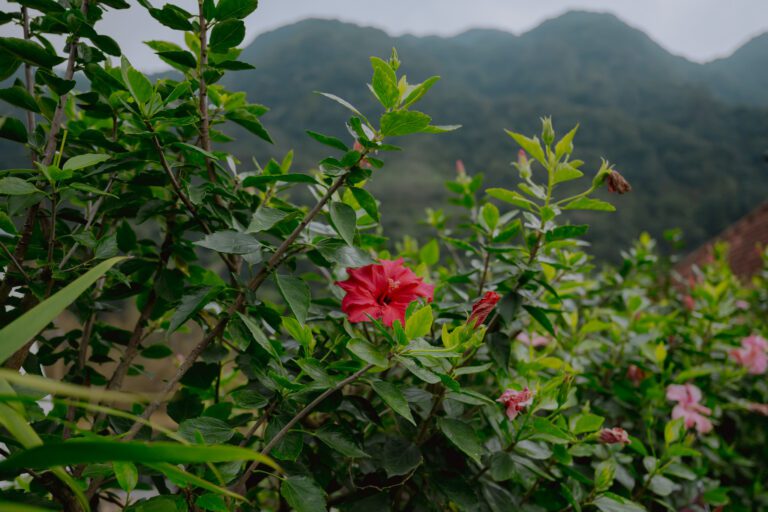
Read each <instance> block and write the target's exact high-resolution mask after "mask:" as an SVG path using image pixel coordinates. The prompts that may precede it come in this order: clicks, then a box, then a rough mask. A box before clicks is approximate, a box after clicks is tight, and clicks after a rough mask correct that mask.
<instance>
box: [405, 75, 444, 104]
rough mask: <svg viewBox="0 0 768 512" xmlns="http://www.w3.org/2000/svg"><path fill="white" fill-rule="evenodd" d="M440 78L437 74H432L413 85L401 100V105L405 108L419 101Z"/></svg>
mask: <svg viewBox="0 0 768 512" xmlns="http://www.w3.org/2000/svg"><path fill="white" fill-rule="evenodd" d="M438 80H440V77H439V76H432V77H429V78H427V79H426V80H424V81H423V82H422V83H420V84H419V85H417V86H415V87H414V88H413V89H412V90H411V92H410V93H408V96H406V97H405V100H403V104H402V107H403V108H407V107H410V106H411V105H413V104H414V103H416V102H417V101H419V100H420V99H421V98H422V97H423V96H424V95H425V94H426V93H427V91H429V90H430V89H431V88H432V86H433V85H435V83H436V82H437V81H438Z"/></svg>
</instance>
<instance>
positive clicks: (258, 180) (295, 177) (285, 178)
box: [243, 173, 317, 187]
mask: <svg viewBox="0 0 768 512" xmlns="http://www.w3.org/2000/svg"><path fill="white" fill-rule="evenodd" d="M278 182H283V183H310V184H312V185H316V184H317V180H316V179H315V178H313V177H312V176H309V175H307V174H298V173H296V174H273V175H261V176H248V177H247V178H245V179H244V180H243V186H244V187H256V186H259V185H266V184H269V183H278Z"/></svg>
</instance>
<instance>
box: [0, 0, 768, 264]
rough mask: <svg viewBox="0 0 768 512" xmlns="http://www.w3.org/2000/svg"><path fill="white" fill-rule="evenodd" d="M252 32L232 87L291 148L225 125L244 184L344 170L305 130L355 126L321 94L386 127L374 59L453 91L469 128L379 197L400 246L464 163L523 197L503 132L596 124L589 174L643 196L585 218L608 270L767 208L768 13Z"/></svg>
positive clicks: (328, 6) (506, 10)
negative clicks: (288, 163) (671, 233)
mask: <svg viewBox="0 0 768 512" xmlns="http://www.w3.org/2000/svg"><path fill="white" fill-rule="evenodd" d="M179 3H180V4H181V5H182V6H184V7H186V8H188V9H189V10H190V11H191V12H196V3H195V2H193V1H190V0H181V1H180V2H179ZM155 5H156V6H158V7H159V6H161V5H162V4H160V3H159V2H155ZM14 8H15V7H14ZM312 18H315V19H312ZM318 18H319V19H318ZM335 20H341V21H335ZM246 24H247V27H248V33H247V37H246V41H245V42H244V44H243V47H244V50H243V53H242V55H241V56H240V60H243V61H246V62H248V63H250V64H253V65H254V66H255V68H256V69H255V70H253V71H244V72H235V73H231V74H229V75H227V77H225V78H224V80H223V81H222V82H221V83H222V85H224V86H226V87H228V88H229V89H231V90H237V91H240V90H242V91H245V92H246V93H247V94H248V98H249V100H250V101H253V102H259V103H263V104H265V105H267V106H268V107H270V108H271V111H270V112H268V113H267V114H266V115H265V116H264V117H263V119H262V120H263V122H264V124H265V126H266V127H267V129H268V130H269V131H270V133H271V134H272V137H273V138H274V140H275V144H274V145H268V144H266V143H263V142H262V141H260V140H257V139H255V137H253V136H252V135H251V134H248V133H246V132H244V131H242V130H238V129H235V128H233V127H230V126H226V125H220V126H219V128H220V129H221V130H222V131H224V132H226V133H228V134H230V135H232V136H235V137H236V141H235V142H233V143H229V144H228V145H227V146H226V147H227V149H229V150H230V151H232V152H233V153H234V154H235V155H236V156H237V157H238V158H239V159H240V161H241V164H240V167H239V168H240V169H241V170H250V169H252V168H253V164H252V161H253V159H256V160H258V161H259V162H261V163H262V164H263V163H264V162H265V161H266V160H268V159H269V158H270V157H275V158H282V156H283V155H284V154H285V152H287V151H288V150H291V149H293V150H295V153H296V158H295V166H296V167H297V168H298V169H299V170H303V171H306V170H309V169H311V168H312V166H313V165H315V163H316V162H317V161H318V160H319V159H321V158H323V157H325V156H328V153H327V152H326V148H325V147H323V146H320V145H319V144H317V143H315V142H313V141H312V140H310V139H309V138H308V137H307V136H306V135H305V133H304V130H305V129H311V130H315V131H320V132H324V133H328V134H332V135H335V136H337V137H343V138H346V139H349V134H348V133H347V132H346V130H345V127H344V123H345V121H346V120H347V117H348V116H347V112H346V111H344V110H343V109H341V108H339V107H338V106H337V105H335V104H333V103H331V102H329V101H328V100H325V99H323V98H321V97H319V96H317V95H315V94H313V91H317V90H321V91H328V92H333V93H335V94H338V95H340V96H342V97H344V98H346V99H348V100H350V101H352V103H354V104H355V105H357V106H358V107H359V108H361V109H362V110H363V111H364V112H366V113H369V114H371V115H370V116H369V117H374V118H375V117H376V113H377V106H376V105H375V102H374V101H373V99H372V97H371V95H370V93H369V91H368V90H367V88H366V85H365V84H366V82H367V81H368V80H370V66H369V64H368V57H369V56H370V55H378V56H382V57H386V56H387V55H388V54H389V52H390V49H391V48H392V47H393V46H396V47H397V48H398V51H399V52H400V56H401V58H402V60H403V62H404V67H403V69H402V71H403V72H405V73H407V75H408V78H409V81H410V82H412V83H415V82H418V81H421V80H423V79H425V78H427V77H429V76H430V75H440V76H442V80H441V81H440V82H439V83H438V85H436V86H435V87H434V89H433V90H432V91H430V95H429V97H428V98H427V99H426V100H424V101H423V102H422V103H421V104H419V108H420V109H423V111H424V112H427V113H428V114H430V115H432V116H433V118H434V122H435V123H437V124H454V123H455V124H462V125H463V128H462V129H461V130H459V131H458V132H455V133H451V134H448V135H441V136H417V137H413V138H409V139H408V140H406V141H404V142H403V147H404V149H405V151H404V152H403V153H402V154H396V155H387V157H386V160H387V165H386V167H385V168H384V169H382V170H381V171H377V172H376V173H375V175H374V177H373V180H372V183H371V185H370V188H371V190H372V191H373V192H374V193H375V194H376V196H377V198H379V199H380V200H381V201H382V203H383V206H382V211H383V223H384V225H385V227H386V228H387V233H388V234H390V235H391V236H393V238H395V239H398V238H399V237H401V236H402V235H405V234H412V235H426V234H429V230H428V229H427V228H425V227H424V225H423V223H421V222H420V221H421V220H422V219H424V213H423V212H424V209H425V208H427V207H432V208H439V207H442V206H443V205H445V204H446V202H447V198H448V194H447V192H446V190H445V188H444V186H443V183H444V181H445V180H447V179H450V178H451V177H452V176H453V175H454V172H455V171H454V165H455V161H456V160H457V159H461V160H463V161H464V162H465V163H466V165H467V168H468V169H469V171H470V172H471V173H477V172H482V173H484V174H485V182H486V185H488V186H505V187H509V188H513V187H514V186H515V183H516V181H517V177H516V175H515V173H514V172H513V170H512V169H511V168H510V166H509V163H510V160H512V159H513V158H514V157H515V155H516V152H517V148H516V147H515V145H514V144H513V143H512V141H511V139H509V138H508V137H507V136H506V135H505V134H504V129H505V128H508V129H513V130H515V131H521V132H524V133H528V134H532V133H534V132H535V131H537V130H538V119H539V118H540V117H541V116H544V115H552V116H553V118H554V120H555V127H556V128H557V129H558V131H559V132H560V133H561V134H562V133H564V132H565V130H567V129H569V128H570V127H572V126H573V125H575V124H576V123H577V122H578V123H580V124H581V129H580V131H579V134H578V136H577V138H576V146H577V152H576V155H575V157H577V158H580V159H583V160H585V161H586V166H585V169H586V171H587V172H588V173H591V172H594V170H595V169H596V168H597V167H598V166H599V163H600V158H601V157H605V158H607V159H609V160H610V161H611V162H613V163H615V164H616V166H617V169H619V170H620V171H621V172H622V174H624V175H625V176H626V177H627V178H628V179H629V180H630V182H631V183H632V184H633V186H634V190H633V192H632V193H631V194H628V195H626V196H622V197H620V198H617V197H612V198H611V199H612V200H614V202H615V203H616V205H617V208H618V212H617V213H615V214H611V215H606V214H600V213H593V212H589V213H586V214H577V215H574V216H572V218H571V221H572V222H578V223H588V224H590V225H591V226H592V228H591V230H590V235H589V236H590V239H591V241H592V242H593V244H594V247H593V252H594V253H596V254H597V255H599V256H600V257H603V258H605V259H613V260H615V259H616V258H617V257H618V254H619V250H620V249H624V248H627V247H628V246H629V245H630V244H631V243H632V240H633V239H635V238H636V237H637V236H638V235H639V234H640V233H641V232H642V231H649V232H651V234H652V235H654V236H655V237H657V238H659V237H661V236H662V235H663V233H664V232H665V231H666V230H668V229H670V228H681V229H682V230H683V232H684V235H685V236H684V239H685V241H686V243H687V247H688V249H692V248H694V247H696V246H697V245H699V244H701V243H703V242H704V241H706V240H707V239H709V238H710V237H712V236H714V235H716V234H717V233H718V232H720V231H721V230H723V229H724V228H726V227H727V226H729V225H730V224H731V223H732V222H733V221H735V220H736V219H738V218H739V217H741V216H742V215H744V214H746V213H748V212H749V211H751V210H752V209H754V208H755V207H756V206H757V205H759V204H760V203H762V202H763V201H765V199H766V197H767V196H768V164H767V163H766V160H765V157H764V154H765V153H766V150H768V0H732V1H729V2H723V1H722V0H720V1H716V0H643V1H640V0H525V1H519V0H475V1H472V2H466V1H445V0H418V1H414V0H386V1H385V0H381V1H376V2H374V1H361V0H323V1H318V0H262V1H261V2H260V7H259V9H258V10H257V11H255V13H254V14H252V15H251V16H250V17H249V18H248V19H247V20H246ZM0 29H3V30H6V32H7V30H9V29H8V28H7V27H0ZM97 29H98V30H99V31H100V32H103V33H105V34H108V35H110V36H112V37H114V38H115V39H117V40H118V42H119V43H120V45H121V46H122V48H123V50H124V52H125V54H126V55H127V56H128V57H129V58H130V59H131V60H132V62H133V64H134V65H136V66H137V67H139V68H142V69H144V70H145V71H147V72H161V73H163V75H164V76H169V77H173V74H172V73H171V74H169V72H168V69H169V68H168V66H166V65H165V64H164V63H162V62H161V61H160V60H159V59H157V58H156V57H155V56H154V54H153V52H152V51H151V50H150V49H149V48H148V47H147V46H146V45H144V44H143V41H147V40H171V41H175V42H177V43H179V44H181V45H183V41H182V36H181V33H179V32H173V31H171V30H169V29H166V28H165V27H163V26H162V25H160V23H158V22H157V21H156V20H154V19H152V18H151V17H150V16H149V15H147V14H146V13H145V11H144V9H142V8H141V7H139V6H138V5H136V6H135V7H133V8H131V9H128V10H124V11H111V12H108V13H107V14H106V16H105V19H104V20H103V21H101V22H99V26H97ZM393 142H397V143H399V142H400V141H393ZM0 149H2V148H0ZM6 161H7V165H8V166H10V165H11V161H13V155H12V154H11V153H8V152H7V153H6Z"/></svg>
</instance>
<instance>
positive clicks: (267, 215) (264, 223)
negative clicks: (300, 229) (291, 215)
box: [245, 206, 288, 233]
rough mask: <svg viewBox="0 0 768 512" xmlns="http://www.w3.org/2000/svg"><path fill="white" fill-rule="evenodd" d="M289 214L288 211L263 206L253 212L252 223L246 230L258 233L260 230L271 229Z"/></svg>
mask: <svg viewBox="0 0 768 512" xmlns="http://www.w3.org/2000/svg"><path fill="white" fill-rule="evenodd" d="M287 216H288V213H286V212H284V211H282V210H278V209H276V208H267V207H266V206H262V207H261V208H259V209H258V210H256V213H254V214H253V217H252V218H251V223H250V224H248V229H246V230H245V232H246V233H258V232H260V231H267V230H269V229H272V227H273V226H274V225H275V224H277V223H278V222H280V221H281V220H283V219H284V218H286V217H287Z"/></svg>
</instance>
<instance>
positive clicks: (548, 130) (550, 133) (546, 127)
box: [541, 117, 555, 146]
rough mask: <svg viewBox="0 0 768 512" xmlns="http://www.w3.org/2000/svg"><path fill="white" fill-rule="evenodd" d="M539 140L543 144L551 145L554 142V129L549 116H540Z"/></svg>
mask: <svg viewBox="0 0 768 512" xmlns="http://www.w3.org/2000/svg"><path fill="white" fill-rule="evenodd" d="M541 140H542V141H543V142H544V145H545V146H551V145H552V143H553V142H555V129H554V128H553V127H552V118H551V117H542V118H541Z"/></svg>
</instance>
